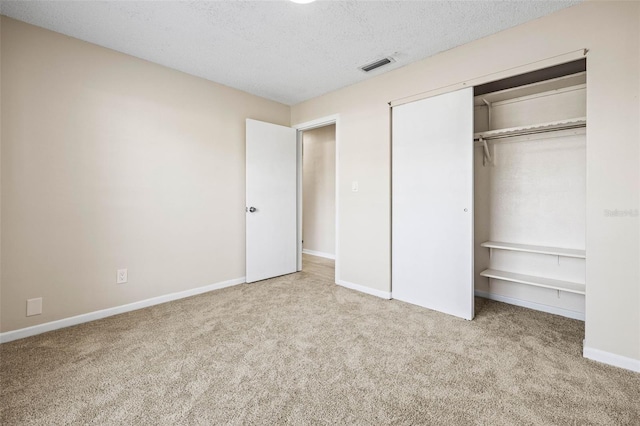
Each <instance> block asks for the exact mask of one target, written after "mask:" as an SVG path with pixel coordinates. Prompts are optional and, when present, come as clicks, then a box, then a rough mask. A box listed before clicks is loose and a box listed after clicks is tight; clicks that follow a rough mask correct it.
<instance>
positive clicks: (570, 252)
mask: <svg viewBox="0 0 640 426" xmlns="http://www.w3.org/2000/svg"><path fill="white" fill-rule="evenodd" d="M480 246H482V247H487V248H490V249H499V250H511V251H522V252H527V253H540V254H552V255H554V256H563V257H576V258H579V259H586V257H587V253H586V252H585V251H584V250H578V249H565V248H559V247H545V246H532V245H528V244H513V243H502V242H497V241H487V242H486V243H482V244H480Z"/></svg>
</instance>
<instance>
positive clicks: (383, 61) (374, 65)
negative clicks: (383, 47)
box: [360, 57, 395, 72]
mask: <svg viewBox="0 0 640 426" xmlns="http://www.w3.org/2000/svg"><path fill="white" fill-rule="evenodd" d="M391 62H395V60H394V59H393V58H391V57H386V58H383V59H379V60H377V61H375V62H372V63H370V64H367V65H363V66H361V67H360V69H361V70H362V71H364V72H370V71H373V70H375V69H376V68H380V67H382V66H384V65H387V64H390V63H391Z"/></svg>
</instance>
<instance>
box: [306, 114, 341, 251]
mask: <svg viewBox="0 0 640 426" xmlns="http://www.w3.org/2000/svg"><path fill="white" fill-rule="evenodd" d="M302 144H303V151H302V152H303V156H302V175H303V176H302V184H303V196H302V197H303V205H302V223H303V229H302V235H303V241H304V244H303V250H304V251H310V252H312V253H313V252H315V253H316V254H324V255H328V256H335V232H336V230H335V227H336V224H335V217H336V161H335V160H336V126H335V125H331V126H325V127H319V128H317V129H313V130H307V131H305V132H304V133H303V134H302Z"/></svg>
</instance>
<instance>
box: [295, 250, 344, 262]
mask: <svg viewBox="0 0 640 426" xmlns="http://www.w3.org/2000/svg"><path fill="white" fill-rule="evenodd" d="M302 253H304V254H310V255H311V256H318V257H324V258H325V259H333V260H335V259H336V255H335V254H331V253H323V252H321V251H315V250H307V249H302Z"/></svg>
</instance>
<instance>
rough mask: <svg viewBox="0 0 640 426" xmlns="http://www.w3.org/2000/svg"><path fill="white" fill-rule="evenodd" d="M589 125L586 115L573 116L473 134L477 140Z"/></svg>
mask: <svg viewBox="0 0 640 426" xmlns="http://www.w3.org/2000/svg"><path fill="white" fill-rule="evenodd" d="M586 125H587V118H586V117H579V118H571V119H568V120H560V121H550V122H548V123H539V124H531V125H528V126H519V127H509V128H506V129H497V130H487V131H485V132H478V133H475V134H474V135H473V138H474V139H475V140H480V139H481V138H482V139H485V140H490V139H497V138H506V137H509V136H520V135H530V134H534V133H542V132H551V131H554V130H566V129H576V128H579V127H585V126H586Z"/></svg>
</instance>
